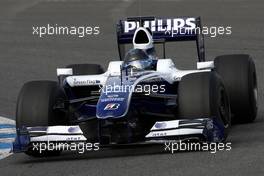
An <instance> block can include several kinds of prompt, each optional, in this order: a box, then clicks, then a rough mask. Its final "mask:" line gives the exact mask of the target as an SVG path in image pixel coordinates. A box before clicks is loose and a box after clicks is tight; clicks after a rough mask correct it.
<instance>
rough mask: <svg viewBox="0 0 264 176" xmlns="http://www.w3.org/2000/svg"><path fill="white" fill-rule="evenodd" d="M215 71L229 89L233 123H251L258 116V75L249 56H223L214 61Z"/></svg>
mask: <svg viewBox="0 0 264 176" xmlns="http://www.w3.org/2000/svg"><path fill="white" fill-rule="evenodd" d="M214 64H215V70H216V72H217V73H218V74H219V75H220V76H221V78H222V79H223V82H224V84H225V87H226V89H227V92H228V95H229V99H230V106H231V113H232V115H233V118H232V122H235V123H249V122H253V121H254V120H255V118H256V116H257V109H258V107H257V96H258V95H257V92H258V89H257V75H256V69H255V64H254V61H253V60H252V58H251V57H250V56H249V55H244V54H240V55H223V56H218V57H216V58H215V60H214Z"/></svg>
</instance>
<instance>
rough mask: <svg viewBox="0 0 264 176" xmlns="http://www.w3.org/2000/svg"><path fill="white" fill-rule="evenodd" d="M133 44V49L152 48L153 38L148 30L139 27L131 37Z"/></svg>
mask: <svg viewBox="0 0 264 176" xmlns="http://www.w3.org/2000/svg"><path fill="white" fill-rule="evenodd" d="M133 46H134V48H135V49H144V50H146V49H150V48H153V38H152V35H151V34H150V32H149V31H148V30H147V29H146V28H144V27H139V28H138V29H137V30H136V31H135V34H134V37H133Z"/></svg>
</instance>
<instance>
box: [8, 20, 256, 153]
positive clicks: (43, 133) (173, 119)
mask: <svg viewBox="0 0 264 176" xmlns="http://www.w3.org/2000/svg"><path fill="white" fill-rule="evenodd" d="M199 28H201V22H200V18H199V17H197V18H193V17H181V18H153V17H131V18H127V19H126V20H120V21H119V23H118V24H117V41H118V51H119V56H120V61H111V62H110V63H109V65H108V68H107V70H106V71H104V70H103V68H102V67H101V66H100V65H97V64H73V65H69V66H67V67H65V68H58V69H57V76H58V82H55V81H31V82H28V83H26V84H24V86H23V88H22V89H21V91H20V94H19V97H18V101H17V111H16V128H17V137H16V140H15V142H14V144H13V151H14V152H25V153H27V154H29V155H33V156H36V155H37V153H36V151H33V150H32V143H33V142H54V143H55V142H77V143H78V142H82V141H88V142H95V143H99V145H100V146H115V145H129V144H142V143H143V144H145V143H160V142H164V141H170V140H172V141H179V140H183V141H184V140H197V141H204V142H209V143H210V142H221V141H224V140H225V139H226V137H227V135H228V131H229V128H230V125H231V120H232V123H248V122H253V121H254V119H255V118H256V115H257V76H256V70H255V64H254V62H253V60H252V58H251V57H250V56H249V55H246V54H236V55H223V56H218V57H216V58H215V59H214V61H205V50H204V39H203V35H202V34H199V33H197V29H199ZM176 41H196V45H197V52H198V62H197V70H179V69H178V68H176V66H175V64H174V63H173V61H172V59H169V58H166V56H165V43H166V42H176ZM156 43H161V44H163V56H164V58H162V59H160V58H158V56H157V53H156V50H155V44H156ZM131 44H132V48H130V50H128V51H126V49H125V48H126V47H127V46H128V45H131ZM49 152H51V151H49ZM47 153H48V152H47Z"/></svg>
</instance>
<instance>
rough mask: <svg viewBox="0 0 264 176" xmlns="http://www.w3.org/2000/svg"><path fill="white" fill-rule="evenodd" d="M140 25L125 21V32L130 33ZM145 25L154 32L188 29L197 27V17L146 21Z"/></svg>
mask: <svg viewBox="0 0 264 176" xmlns="http://www.w3.org/2000/svg"><path fill="white" fill-rule="evenodd" d="M138 27H139V22H135V21H124V33H129V32H132V31H134V30H136V29H137V28H138ZM143 27H146V28H150V29H151V31H152V32H165V31H174V30H178V29H181V28H184V29H186V30H192V29H195V27H196V24H195V18H173V19H157V20H153V21H144V24H143Z"/></svg>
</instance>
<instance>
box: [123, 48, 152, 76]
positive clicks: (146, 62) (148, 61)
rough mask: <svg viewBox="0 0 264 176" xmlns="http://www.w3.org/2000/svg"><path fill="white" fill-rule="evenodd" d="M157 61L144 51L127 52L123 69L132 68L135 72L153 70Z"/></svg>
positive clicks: (133, 50)
mask: <svg viewBox="0 0 264 176" xmlns="http://www.w3.org/2000/svg"><path fill="white" fill-rule="evenodd" d="M155 63H156V62H155V60H154V59H153V58H152V57H149V56H148V54H147V53H146V52H145V51H144V50H142V49H131V50H129V51H128V52H127V54H126V56H125V59H124V64H123V68H131V69H133V70H137V71H140V70H153V69H154V68H155Z"/></svg>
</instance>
